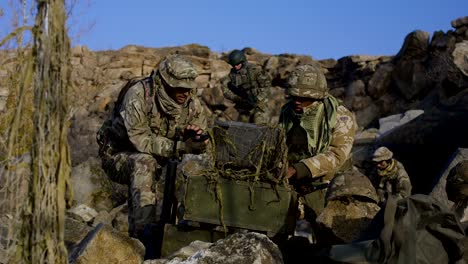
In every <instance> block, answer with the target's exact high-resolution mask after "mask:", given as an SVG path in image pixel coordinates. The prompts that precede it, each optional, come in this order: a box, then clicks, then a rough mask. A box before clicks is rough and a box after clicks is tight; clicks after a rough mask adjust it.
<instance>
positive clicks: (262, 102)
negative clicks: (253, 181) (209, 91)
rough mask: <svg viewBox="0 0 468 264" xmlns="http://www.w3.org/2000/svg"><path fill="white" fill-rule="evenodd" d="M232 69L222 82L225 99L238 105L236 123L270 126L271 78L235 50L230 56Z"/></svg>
mask: <svg viewBox="0 0 468 264" xmlns="http://www.w3.org/2000/svg"><path fill="white" fill-rule="evenodd" d="M229 64H231V66H232V69H231V72H230V73H229V75H228V76H226V77H225V78H223V79H222V80H221V87H222V89H223V93H224V97H225V98H227V99H229V100H231V101H233V102H234V103H235V104H236V109H237V110H238V111H239V118H238V120H236V121H241V122H249V123H256V124H268V122H269V120H270V116H271V113H270V112H269V110H268V107H267V100H268V98H269V96H270V93H271V91H270V90H271V79H270V76H269V75H268V74H267V73H265V72H263V71H262V69H261V68H260V67H258V66H255V65H253V64H250V63H248V62H247V59H246V57H245V54H244V52H242V51H240V50H233V51H232V52H231V53H230V54H229Z"/></svg>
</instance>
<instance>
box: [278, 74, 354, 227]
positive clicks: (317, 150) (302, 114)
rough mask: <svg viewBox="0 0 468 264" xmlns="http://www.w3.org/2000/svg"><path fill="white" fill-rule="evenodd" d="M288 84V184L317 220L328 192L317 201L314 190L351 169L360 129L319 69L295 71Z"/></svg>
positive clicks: (284, 120)
mask: <svg viewBox="0 0 468 264" xmlns="http://www.w3.org/2000/svg"><path fill="white" fill-rule="evenodd" d="M287 84H288V89H287V92H288V95H289V100H288V102H287V103H286V104H285V105H284V106H283V108H282V110H281V114H280V126H282V127H283V128H284V129H285V132H286V143H287V146H288V162H289V168H288V173H287V178H288V179H289V181H290V183H292V184H293V185H294V186H295V189H296V190H298V192H299V194H300V196H302V198H303V200H302V201H303V203H304V207H305V208H304V209H305V211H306V218H308V217H307V211H308V210H309V211H310V210H312V211H313V214H312V215H318V214H319V211H318V210H320V208H323V206H324V190H322V194H320V195H317V194H316V193H317V192H314V188H313V186H314V185H315V184H317V182H321V181H329V180H330V179H332V178H333V177H334V176H335V174H337V173H339V172H340V171H344V170H346V169H348V167H347V166H345V164H346V165H349V164H350V162H349V161H348V159H349V156H350V152H351V147H352V145H353V142H354V135H355V133H356V129H357V124H356V121H355V118H354V115H353V113H351V112H350V111H349V110H348V109H346V108H345V107H344V106H343V105H341V104H340V103H339V102H338V100H337V99H336V98H335V97H333V96H332V95H331V94H329V93H328V87H327V81H326V79H325V75H324V74H323V72H322V70H321V68H320V67H319V66H316V65H300V66H297V67H296V68H295V69H294V70H293V71H292V72H291V73H290V75H289V78H288V82H287ZM347 161H348V162H347ZM349 168H351V166H349ZM322 185H323V184H322ZM310 197H312V198H310ZM313 208H315V209H313ZM309 215H310V214H309ZM308 220H309V222H311V223H313V222H315V219H308Z"/></svg>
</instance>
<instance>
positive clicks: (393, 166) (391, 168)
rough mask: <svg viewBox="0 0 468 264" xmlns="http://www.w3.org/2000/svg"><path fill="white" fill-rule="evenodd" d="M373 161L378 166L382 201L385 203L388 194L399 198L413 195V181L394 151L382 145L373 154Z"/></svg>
mask: <svg viewBox="0 0 468 264" xmlns="http://www.w3.org/2000/svg"><path fill="white" fill-rule="evenodd" d="M372 161H373V162H374V163H375V165H376V167H377V178H378V179H379V181H378V186H377V194H378V195H379V198H380V203H381V204H384V203H385V201H386V200H387V197H388V195H390V194H391V195H395V196H396V197H397V198H398V199H402V198H406V197H408V196H410V195H411V181H410V178H409V177H408V173H406V170H405V167H403V164H401V162H399V161H397V160H396V159H394V158H393V152H391V151H390V150H389V149H388V148H386V147H380V148H378V149H376V150H375V152H374V154H373V155H372Z"/></svg>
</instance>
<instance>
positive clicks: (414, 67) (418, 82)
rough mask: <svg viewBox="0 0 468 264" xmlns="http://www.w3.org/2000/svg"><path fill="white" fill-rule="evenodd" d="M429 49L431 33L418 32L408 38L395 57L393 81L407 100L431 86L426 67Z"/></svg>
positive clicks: (412, 33)
mask: <svg viewBox="0 0 468 264" xmlns="http://www.w3.org/2000/svg"><path fill="white" fill-rule="evenodd" d="M428 47H429V33H428V32H424V31H421V30H416V31H413V32H411V33H410V34H408V35H407V36H406V38H405V41H404V43H403V46H402V48H401V49H400V51H399V53H398V54H397V55H396V56H395V62H394V63H395V69H394V71H393V80H394V81H395V83H396V84H397V87H398V88H399V90H400V91H401V93H402V94H403V96H404V97H405V98H406V99H412V98H414V97H415V96H416V95H418V94H419V93H421V92H422V91H424V90H425V89H426V88H427V87H428V85H429V83H428V80H427V78H426V70H425V67H424V61H425V60H426V59H427V56H428Z"/></svg>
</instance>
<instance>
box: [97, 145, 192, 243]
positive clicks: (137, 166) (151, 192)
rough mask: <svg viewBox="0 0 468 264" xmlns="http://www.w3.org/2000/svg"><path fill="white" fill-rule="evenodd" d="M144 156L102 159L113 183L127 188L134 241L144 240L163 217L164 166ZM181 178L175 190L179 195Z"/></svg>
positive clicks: (134, 154)
mask: <svg viewBox="0 0 468 264" xmlns="http://www.w3.org/2000/svg"><path fill="white" fill-rule="evenodd" d="M161 165H163V164H158V162H157V161H156V159H155V158H154V157H153V156H151V155H149V154H145V153H135V152H119V153H117V154H115V155H112V156H108V157H104V158H102V167H103V169H104V171H105V172H106V173H107V175H108V176H109V178H110V179H111V180H112V181H115V182H118V183H120V184H126V185H128V210H129V212H128V224H129V228H128V230H129V235H130V236H131V237H141V236H142V233H143V230H144V228H145V226H146V225H148V224H155V223H156V222H157V221H158V220H159V217H160V215H161V209H162V200H163V195H164V178H165V177H163V176H164V175H165V170H166V167H165V166H161ZM182 185H183V184H181V179H180V177H177V181H176V188H177V191H178V192H180V189H181V188H180V187H181V186H182Z"/></svg>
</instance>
